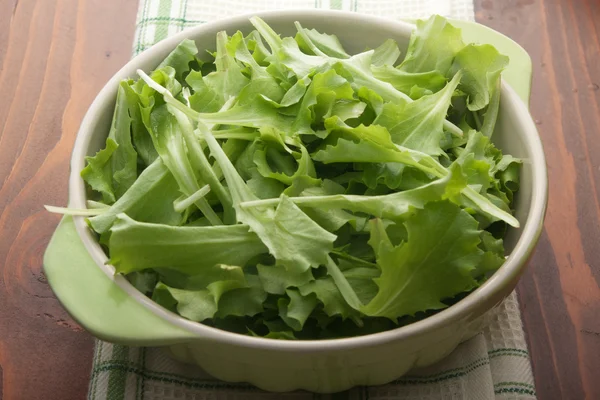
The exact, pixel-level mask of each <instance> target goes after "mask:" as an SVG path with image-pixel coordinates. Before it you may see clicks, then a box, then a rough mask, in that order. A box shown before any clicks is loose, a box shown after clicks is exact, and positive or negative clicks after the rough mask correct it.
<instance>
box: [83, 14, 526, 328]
mask: <svg viewBox="0 0 600 400" xmlns="http://www.w3.org/2000/svg"><path fill="white" fill-rule="evenodd" d="M251 22H252V24H253V25H254V27H255V28H256V30H254V31H252V32H250V34H248V35H246V36H245V35H244V34H242V33H241V32H237V33H235V34H234V35H233V36H228V35H227V33H226V32H220V33H218V34H217V37H216V51H215V52H210V53H209V54H210V58H211V61H203V60H202V58H206V55H205V54H204V52H202V53H201V54H202V57H199V56H198V49H197V48H196V46H195V44H194V42H193V41H190V40H184V41H183V42H182V43H181V44H179V46H177V48H176V49H175V50H173V52H172V53H171V54H170V55H169V56H168V57H167V58H166V59H165V60H164V61H163V62H162V63H161V64H160V65H159V66H158V67H157V68H156V69H155V70H154V71H153V72H152V73H150V74H149V75H147V74H146V73H144V72H142V71H138V74H139V76H140V79H138V80H135V81H134V80H124V81H122V82H121V83H120V85H119V87H118V94H117V100H116V107H115V111H114V118H113V121H112V126H111V128H110V133H109V134H108V138H107V139H106V147H105V148H104V149H102V150H100V151H99V152H98V153H97V154H96V155H95V156H93V157H88V159H87V166H86V167H85V169H83V170H82V171H81V176H82V177H83V179H84V180H85V181H86V182H87V184H88V185H89V188H90V197H89V198H94V199H95V200H93V201H89V202H88V207H89V209H88V210H87V212H88V213H87V214H86V215H87V216H88V217H89V218H88V223H89V225H90V227H91V228H92V229H93V230H94V231H95V232H97V233H98V235H99V241H100V243H101V244H102V245H103V246H104V248H105V250H106V252H107V254H108V255H109V258H110V259H109V262H110V263H111V264H112V265H114V267H115V269H116V273H120V274H125V275H126V276H127V278H128V279H129V280H130V282H131V283H132V284H133V285H135V286H136V287H137V288H138V289H139V290H140V291H142V292H143V293H145V294H146V295H148V296H151V297H152V299H153V300H154V301H156V302H157V303H159V304H160V305H162V306H164V307H166V308H167V309H169V310H171V311H173V312H176V313H178V314H180V315H181V316H183V317H185V318H187V319H190V320H192V321H199V322H202V323H204V324H207V325H211V326H215V327H218V328H221V329H225V330H229V331H233V332H239V333H244V334H250V335H256V336H263V337H267V338H277V339H319V338H333V337H347V336H356V335H362V334H368V333H373V332H379V331H383V330H387V329H392V328H394V327H397V326H399V325H403V324H407V323H410V322H413V321H416V320H418V319H421V318H424V317H426V316H428V315H430V314H431V313H432V312H435V310H440V309H443V308H445V307H448V306H449V305H451V304H452V303H453V302H456V301H457V300H459V299H460V298H462V297H464V296H465V295H466V294H468V293H469V292H470V291H472V290H473V289H475V288H477V287H478V286H479V285H480V284H481V283H482V282H484V281H485V280H486V279H487V278H488V277H489V276H490V275H491V274H492V273H493V272H494V271H495V270H496V269H498V267H499V266H500V265H502V263H503V262H504V248H503V244H502V237H503V235H504V232H505V229H506V227H507V225H510V226H513V227H518V226H519V224H518V222H517V220H516V219H515V218H514V217H513V216H512V215H511V203H512V200H513V194H514V192H515V191H516V190H518V186H519V166H520V161H519V160H518V159H515V158H513V157H511V156H510V155H503V154H502V152H501V151H500V150H499V149H497V148H496V147H494V145H493V144H492V143H491V141H490V137H491V136H492V132H493V131H494V125H495V123H496V118H497V115H498V107H499V101H500V90H499V87H500V74H501V71H502V70H503V69H504V68H505V67H506V65H507V64H508V58H507V57H505V56H503V55H501V54H499V53H498V51H497V50H496V49H495V48H494V47H492V46H490V45H477V44H468V45H465V43H463V41H462V39H461V32H460V30H459V29H457V28H455V27H453V26H452V25H451V24H449V23H448V22H447V21H446V20H445V19H444V18H442V17H439V16H434V17H431V18H430V19H429V20H427V21H419V22H417V27H416V30H415V31H414V33H413V34H412V36H411V39H410V44H409V47H408V50H407V52H406V55H405V57H404V60H403V61H401V62H398V58H399V56H400V50H399V49H398V46H397V45H396V43H395V42H394V41H393V40H387V41H385V42H384V43H383V44H381V46H379V47H377V48H376V49H372V50H367V51H365V52H363V53H360V54H356V55H350V54H348V53H347V52H346V51H345V50H344V48H343V47H342V45H341V44H340V42H339V40H338V39H337V38H336V37H335V36H332V35H328V34H324V33H320V32H317V31H316V30H313V29H306V28H303V27H302V26H301V25H300V24H299V23H296V28H297V34H296V36H295V37H283V38H282V37H280V35H278V34H277V33H276V32H274V31H273V30H272V29H271V28H270V27H269V26H268V25H267V24H266V23H265V22H264V21H262V20H261V19H260V18H257V17H254V18H252V19H251ZM84 213H85V211H84Z"/></svg>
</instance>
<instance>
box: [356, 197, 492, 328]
mask: <svg viewBox="0 0 600 400" xmlns="http://www.w3.org/2000/svg"><path fill="white" fill-rule="evenodd" d="M373 224H374V225H375V226H373V229H372V231H371V240H370V242H369V243H370V244H371V246H372V247H373V250H375V253H376V255H377V265H378V266H379V267H380V268H381V276H380V277H378V278H375V282H376V283H377V286H378V287H379V291H378V292H377V295H376V296H375V297H374V298H373V300H371V302H369V303H368V304H367V305H365V306H364V307H362V308H361V311H362V312H363V313H364V314H366V315H369V316H374V317H386V318H390V319H396V318H398V317H401V316H403V315H414V314H415V313H417V312H419V311H425V310H439V309H441V308H445V307H446V304H444V303H443V302H442V300H444V299H447V298H450V297H453V296H455V295H457V294H459V293H462V292H464V291H468V290H470V289H472V288H474V287H475V286H476V281H475V280H474V279H473V277H472V275H471V271H472V270H473V269H475V268H476V266H477V264H478V263H479V262H480V261H481V257H482V255H481V253H482V252H481V250H480V249H479V248H478V245H479V242H480V231H479V230H478V224H477V221H476V220H475V219H474V218H473V217H472V216H470V215H469V214H468V213H467V212H465V211H464V210H461V209H460V207H458V206H456V205H454V204H452V203H449V202H437V203H430V204H427V205H426V206H425V208H424V209H423V210H419V211H417V213H415V215H414V216H413V217H412V218H410V219H409V220H408V221H407V222H406V229H407V231H408V240H407V241H406V243H402V244H400V245H398V246H394V245H393V244H392V243H391V242H390V240H389V237H388V235H387V233H386V231H385V229H384V228H383V225H382V223H381V221H380V220H375V221H374V222H373Z"/></svg>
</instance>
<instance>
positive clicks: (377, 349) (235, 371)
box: [44, 10, 548, 392]
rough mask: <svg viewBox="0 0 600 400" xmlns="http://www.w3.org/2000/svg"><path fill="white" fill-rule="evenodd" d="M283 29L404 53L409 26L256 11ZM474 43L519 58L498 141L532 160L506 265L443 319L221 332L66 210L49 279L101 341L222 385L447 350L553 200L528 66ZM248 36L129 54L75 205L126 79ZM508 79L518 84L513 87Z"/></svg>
mask: <svg viewBox="0 0 600 400" xmlns="http://www.w3.org/2000/svg"><path fill="white" fill-rule="evenodd" d="M258 15H259V16H260V17H261V18H263V19H265V20H266V21H267V22H268V23H269V24H270V25H271V26H272V27H273V28H274V29H275V30H276V31H277V32H281V33H283V34H286V35H291V34H293V33H294V24H293V23H294V21H296V20H297V21H300V22H301V23H302V25H303V26H305V27H308V28H316V29H318V30H320V31H324V32H328V33H333V34H336V35H337V36H338V37H339V38H340V40H341V42H342V43H343V44H344V45H345V47H346V48H347V49H348V50H349V51H350V52H359V51H362V50H363V49H364V48H365V47H375V46H376V45H378V44H380V43H381V42H383V41H384V40H385V39H388V38H393V39H395V40H396V41H397V42H398V44H399V46H400V48H401V49H402V48H406V46H407V44H408V40H409V36H410V33H411V30H412V28H413V26H412V25H410V24H408V23H405V22H397V21H392V20H388V19H382V18H376V17H372V16H366V15H361V14H355V13H345V12H333V11H321V10H302V11H286V12H266V13H259V14H258ZM456 24H457V25H459V26H461V27H462V28H463V33H464V36H465V40H466V41H470V42H480V43H491V44H493V45H495V46H496V47H497V48H498V49H499V50H500V51H501V52H503V53H504V54H507V55H508V56H510V58H511V62H510V66H509V68H508V70H507V71H506V73H505V74H504V79H505V84H503V87H502V94H501V95H502V100H501V107H500V116H499V120H498V125H497V129H496V132H495V135H494V141H495V143H496V144H497V146H498V147H500V148H501V149H502V150H504V151H505V152H507V153H510V154H512V155H514V156H516V157H520V158H522V159H523V160H524V165H523V170H522V176H521V190H520V191H519V193H518V196H517V199H516V217H517V218H518V220H519V221H520V223H521V228H520V229H518V230H511V231H509V232H508V234H507V237H506V241H505V242H506V248H507V251H508V252H509V254H510V255H509V257H508V259H507V261H506V263H505V264H504V265H503V266H502V267H501V268H500V269H499V270H498V271H497V272H496V273H495V274H494V275H493V276H492V277H491V278H490V279H489V280H488V281H487V282H486V283H485V284H484V285H482V286H481V287H480V288H479V289H477V290H476V291H474V292H473V293H472V294H470V295H469V296H467V297H466V298H465V299H463V300H461V301H460V302H458V303H457V304H455V305H453V306H452V307H450V308H448V309H446V310H444V311H441V312H439V313H437V314H435V315H434V316H431V317H429V318H426V319H424V320H422V321H419V322H416V323H414V324H411V325H408V326H404V327H401V328H398V329H395V330H391V331H387V332H382V333H377V334H373V335H367V336H362V337H355V338H348V339H335V340H323V341H279V340H271V339H263V338H256V337H250V336H243V335H238V334H234V333H229V332H224V331H220V330H217V329H214V328H211V327H208V326H205V325H202V324H199V323H195V322H191V321H188V320H186V319H184V318H182V317H180V316H178V315H176V314H173V313H171V312H169V311H167V310H165V309H163V308H162V307H160V306H158V305H157V304H155V303H153V302H152V301H151V300H150V299H148V298H146V297H145V296H144V295H142V294H141V293H140V292H138V291H137V290H136V289H134V288H133V287H132V286H131V285H130V284H129V282H127V280H126V279H124V278H123V277H122V276H119V275H116V276H115V275H114V269H113V267H112V266H110V265H106V264H105V263H106V261H107V258H106V255H105V254H104V252H103V251H102V249H101V248H100V246H99V244H98V243H97V241H96V239H95V237H94V235H93V234H92V232H91V231H90V230H89V229H88V227H87V225H86V224H85V221H84V219H83V218H82V217H73V218H71V217H66V218H64V219H63V221H62V222H61V224H60V225H59V227H58V229H57V231H56V233H55V235H54V237H53V238H52V241H51V243H50V245H49V247H48V249H47V251H46V254H45V258H44V265H45V271H46V274H47V277H48V281H49V282H50V285H51V286H52V288H53V290H54V292H55V293H56V295H57V297H58V298H59V300H60V301H61V302H62V304H63V305H64V306H65V308H66V309H67V310H68V311H69V313H70V314H71V315H72V316H73V318H75V319H76V320H77V321H78V322H79V323H80V324H81V325H82V326H83V327H85V328H86V329H87V330H88V331H90V332H91V333H92V334H93V335H95V336H96V337H98V338H100V339H103V340H107V341H111V342H116V343H124V344H130V345H164V346H170V349H171V353H172V354H173V355H174V356H175V357H176V358H178V359H180V360H184V361H187V362H190V363H195V364H198V365H200V366H201V367H202V368H204V369H205V370H206V371H207V372H208V373H210V374H212V375H214V376H215V377H217V378H220V379H222V380H225V381H246V382H250V383H252V384H254V385H256V386H258V387H260V388H263V389H266V390H271V391H288V390H294V389H307V390H311V391H315V392H336V391H340V390H344V389H348V388H350V387H352V386H355V385H378V384H383V383H386V382H389V381H391V380H393V379H396V378H398V377H400V376H401V375H403V374H404V373H406V372H407V371H409V370H410V369H411V368H414V367H424V366H427V365H430V364H432V363H435V362H436V361H438V360H440V359H441V358H443V357H445V356H446V355H448V354H449V353H450V352H451V351H452V350H454V348H456V346H457V345H458V344H459V343H460V342H461V341H464V340H466V339H468V338H470V337H471V336H473V335H474V334H476V333H477V332H478V331H479V328H480V325H481V322H482V315H483V314H484V313H485V312H486V311H488V310H489V309H491V308H492V307H494V306H495V305H497V304H498V303H499V302H501V301H502V300H503V299H504V298H505V297H506V296H507V295H508V294H509V293H510V292H511V291H512V290H513V289H514V287H515V285H516V284H517V280H518V279H519V277H520V275H521V274H522V273H523V270H524V268H525V265H526V262H527V259H528V257H529V256H530V255H531V252H532V250H533V248H534V246H535V244H536V242H537V240H538V237H539V235H540V233H541V231H542V224H543V218H544V212H545V208H546V202H547V185H548V184H547V177H546V165H545V160H544V153H543V150H542V145H541V142H540V138H539V136H538V133H537V131H536V127H535V124H534V123H533V121H532V119H531V116H530V115H529V112H528V110H527V105H526V103H525V102H527V101H528V96H529V87H530V78H531V62H530V59H529V57H528V56H527V54H526V53H525V52H524V50H523V49H522V48H520V47H519V46H518V45H517V44H516V43H514V42H513V41H511V40H510V39H508V38H506V37H504V36H502V35H500V34H499V33H496V32H494V31H492V30H490V29H488V28H485V27H483V26H480V25H477V24H474V23H465V22H456ZM238 29H239V30H242V31H246V32H248V31H250V30H251V29H252V27H251V25H250V23H249V22H248V16H240V17H235V18H230V19H226V20H221V21H216V22H212V23H208V24H205V25H200V26H198V27H196V28H193V29H189V30H186V31H185V32H182V33H180V34H178V35H175V36H173V37H171V38H169V39H166V40H164V41H162V42H160V43H158V44H157V45H156V46H154V47H152V48H151V49H149V50H147V51H145V52H144V53H142V54H140V55H139V56H138V57H136V58H134V59H133V60H132V61H130V62H129V63H128V64H127V65H125V67H123V68H122V69H121V70H120V71H119V72H118V73H117V74H115V76H114V77H113V78H112V79H111V80H110V81H109V82H108V83H107V85H106V86H105V87H104V88H103V89H102V91H101V92H100V93H99V94H98V96H97V97H96V99H95V100H94V102H93V103H92V105H91V106H90V109H89V111H88V112H87V114H86V116H85V118H84V120H83V122H82V124H81V128H80V130H79V134H78V136H77V140H76V142H75V147H74V149H73V155H72V159H71V176H70V180H69V206H70V207H75V208H85V206H86V190H85V186H84V182H83V180H82V179H81V177H80V176H79V172H80V171H81V169H82V168H83V167H84V165H85V160H84V157H85V156H87V155H93V154H95V153H96V151H98V150H99V149H100V148H101V147H102V146H103V144H104V142H105V139H106V135H107V133H108V130H109V125H110V122H111V118H112V112H113V107H114V102H115V96H116V91H117V86H118V83H119V81H120V80H121V79H125V78H131V77H136V74H135V71H136V69H138V68H141V69H142V70H145V71H150V70H152V69H153V68H154V67H156V66H157V65H158V63H159V62H160V61H161V60H162V59H163V58H164V57H165V56H166V55H167V54H168V53H169V52H170V51H171V50H172V49H173V48H174V47H175V46H176V45H177V44H178V43H179V42H180V41H181V40H183V39H184V38H190V39H193V40H195V41H196V44H197V45H198V48H199V49H211V48H213V47H214V38H215V35H216V33H217V32H218V31H221V30H227V31H228V32H235V31H236V30H238ZM506 82H509V83H510V84H511V85H513V87H514V88H515V90H513V89H511V88H510V87H509V86H508V85H507V84H506Z"/></svg>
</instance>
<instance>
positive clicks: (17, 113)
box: [0, 0, 137, 400]
mask: <svg viewBox="0 0 600 400" xmlns="http://www.w3.org/2000/svg"><path fill="white" fill-rule="evenodd" d="M136 12H137V1H136V0H111V1H109V0H80V1H77V0H0V132H1V136H0V212H1V214H0V370H1V371H2V373H1V375H0V399H2V398H3V399H5V400H30V399H32V400H34V399H35V400H37V399H45V400H71V399H83V398H85V396H86V393H87V386H88V379H89V374H90V366H91V360H92V350H93V339H92V338H91V337H90V335H89V334H87V333H86V332H85V331H83V330H82V329H81V328H80V327H79V326H77V324H76V323H74V322H73V321H72V320H71V318H69V316H68V315H67V313H66V312H65V311H64V310H63V309H62V307H61V306H60V304H59V303H58V301H57V300H56V299H55V298H54V296H53V294H52V291H51V290H50V287H49V286H48V284H47V283H46V280H45V278H44V274H43V273H42V255H43V253H44V250H45V248H46V246H47V244H48V241H49V239H50V236H51V235H52V232H53V231H54V228H55V227H56V224H57V223H58V220H59V218H58V217H57V216H56V215H51V214H49V213H47V212H45V210H44V209H43V207H42V205H43V204H66V200H67V175H68V162H69V157H70V156H69V154H70V152H71V148H72V146H73V141H74V140H75V135H76V133H77V129H78V128H79V123H80V122H81V119H82V118H83V115H84V113H85V111H86V110H87V108H88V106H89V104H90V103H91V101H92V100H93V99H94V97H95V96H96V94H97V93H98V91H99V90H100V89H101V88H102V86H103V85H104V83H106V81H107V80H108V79H109V78H110V77H111V76H112V75H113V74H114V73H115V72H116V71H117V70H118V69H119V68H120V67H121V66H122V65H123V64H124V63H125V62H126V61H127V60H128V59H129V58H130V57H131V43H132V42H133V31H134V28H135V15H136Z"/></svg>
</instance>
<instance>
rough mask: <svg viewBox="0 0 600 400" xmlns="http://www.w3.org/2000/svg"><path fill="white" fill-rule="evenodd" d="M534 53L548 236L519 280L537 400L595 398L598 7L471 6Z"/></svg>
mask: <svg viewBox="0 0 600 400" xmlns="http://www.w3.org/2000/svg"><path fill="white" fill-rule="evenodd" d="M476 17H477V20H478V21H479V22H481V23H484V24H486V25H488V26H490V27H492V28H494V29H496V30H498V31H500V32H502V33H505V34H506V35H508V36H510V37H512V38H513V39H514V40H516V41H517V42H518V43H519V44H521V45H522V46H523V47H524V48H525V49H526V50H527V51H528V52H529V54H530V55H531V58H532V61H533V66H534V76H533V88H532V98H531V112H532V114H533V116H534V118H535V119H536V122H537V124H538V129H539V132H540V135H541V137H542V140H543V143H544V147H545V151H546V156H547V159H548V172H549V179H550V202H549V208H548V214H547V218H546V224H545V231H544V234H543V236H542V239H541V241H540V244H539V246H538V249H537V251H536V254H535V256H534V257H533V259H532V260H531V263H530V267H529V270H528V271H527V272H526V274H525V276H524V278H523V279H522V281H521V282H520V284H519V288H518V291H519V297H520V300H521V306H522V311H523V319H524V322H525V327H526V331H527V335H528V342H529V348H530V352H531V356H532V361H533V370H534V375H535V379H536V386H537V392H538V396H539V398H540V399H559V398H560V399H584V398H587V399H599V398H600V381H599V380H598V371H599V370H600V288H599V283H600V246H599V245H598V240H599V238H600V205H599V201H598V198H599V197H598V196H599V194H600V91H599V85H600V34H599V33H600V3H599V2H598V1H596V0H581V1H579V0H572V1H567V0H563V1H556V0H554V1H553V0H504V1H502V2H497V1H491V0H477V1H476Z"/></svg>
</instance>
